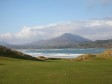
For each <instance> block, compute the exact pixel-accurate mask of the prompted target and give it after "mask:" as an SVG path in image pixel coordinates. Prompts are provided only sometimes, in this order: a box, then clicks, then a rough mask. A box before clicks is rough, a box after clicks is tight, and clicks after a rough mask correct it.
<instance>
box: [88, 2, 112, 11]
mask: <svg viewBox="0 0 112 84" xmlns="http://www.w3.org/2000/svg"><path fill="white" fill-rule="evenodd" d="M86 2H87V3H88V5H87V8H88V9H90V10H92V9H94V8H96V7H97V6H101V7H107V6H111V5H112V0H86Z"/></svg>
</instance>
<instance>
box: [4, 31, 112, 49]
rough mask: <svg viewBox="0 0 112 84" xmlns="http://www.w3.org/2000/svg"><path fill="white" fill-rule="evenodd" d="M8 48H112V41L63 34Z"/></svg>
mask: <svg viewBox="0 0 112 84" xmlns="http://www.w3.org/2000/svg"><path fill="white" fill-rule="evenodd" d="M6 47H8V48H15V49H16V48H17V49H38V48H112V39H109V40H96V41H91V40H89V39H86V38H84V37H81V36H78V35H73V34H70V33H65V34H63V35H61V36H59V37H56V38H52V39H49V40H41V41H37V42H32V43H28V44H21V45H7V46H6Z"/></svg>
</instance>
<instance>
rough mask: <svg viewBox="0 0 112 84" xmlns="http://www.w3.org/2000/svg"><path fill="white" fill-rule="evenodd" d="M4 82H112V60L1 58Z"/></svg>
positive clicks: (0, 74) (0, 82)
mask: <svg viewBox="0 0 112 84" xmlns="http://www.w3.org/2000/svg"><path fill="white" fill-rule="evenodd" d="M0 84H112V60H97V59H96V60H91V61H81V62H78V61H69V60H48V61H30V60H20V59H19V60H18V59H13V58H5V57H0Z"/></svg>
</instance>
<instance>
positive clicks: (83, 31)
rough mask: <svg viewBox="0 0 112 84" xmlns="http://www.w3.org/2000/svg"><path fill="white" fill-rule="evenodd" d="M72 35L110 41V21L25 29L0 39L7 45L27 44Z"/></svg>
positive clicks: (69, 23)
mask: <svg viewBox="0 0 112 84" xmlns="http://www.w3.org/2000/svg"><path fill="white" fill-rule="evenodd" d="M64 33H72V34H76V35H80V36H83V37H85V38H88V39H91V40H104V39H112V19H100V20H86V21H71V22H63V23H56V24H49V25H43V26H34V27H27V26H24V27H23V29H22V30H21V31H19V32H17V33H6V34H1V35H0V39H1V40H3V41H6V42H9V43H29V42H33V41H39V40H43V39H51V38H54V37H57V36H60V35H62V34H64Z"/></svg>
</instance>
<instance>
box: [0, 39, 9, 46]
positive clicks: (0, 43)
mask: <svg viewBox="0 0 112 84" xmlns="http://www.w3.org/2000/svg"><path fill="white" fill-rule="evenodd" d="M0 45H8V43H7V42H5V41H1V40H0Z"/></svg>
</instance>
